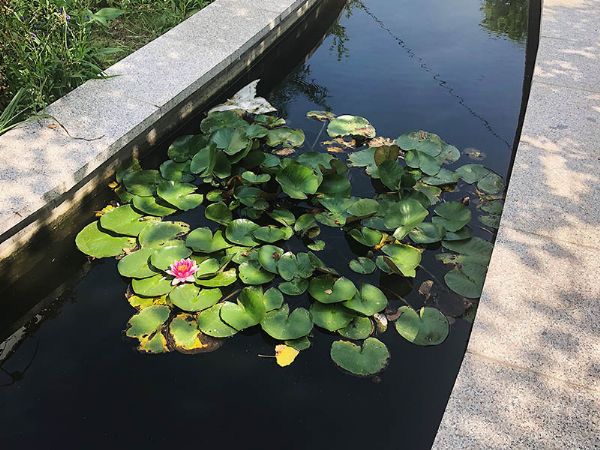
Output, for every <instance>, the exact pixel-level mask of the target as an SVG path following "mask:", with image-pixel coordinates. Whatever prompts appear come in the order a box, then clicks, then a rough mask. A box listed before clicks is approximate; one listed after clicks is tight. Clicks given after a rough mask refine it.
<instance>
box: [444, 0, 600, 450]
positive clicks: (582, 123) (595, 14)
mask: <svg viewBox="0 0 600 450" xmlns="http://www.w3.org/2000/svg"><path fill="white" fill-rule="evenodd" d="M599 24H600V2H598V1H597V0H546V2H545V3H544V6H543V10H542V30H541V37H540V42H539V50H538V54H537V60H536V65H535V72H534V76H533V83H532V87H531V92H530V96H529V102H528V106H527V113H526V115H525V121H524V125H523V129H522V133H521V141H520V143H519V147H518V150H517V153H516V158H515V162H514V166H513V172H512V176H511V179H510V184H509V188H508V193H507V198H506V203H505V207H504V213H503V216H502V222H501V225H500V230H499V233H498V237H497V240H496V245H495V247H494V253H493V256H492V260H491V263H490V267H489V271H488V274H487V278H486V282H485V287H484V290H483V294H482V297H481V302H480V306H479V309H478V311H477V317H476V319H475V324H474V326H473V331H472V334H471V338H470V340H469V345H468V348H467V353H466V355H465V359H464V361H463V364H462V367H461V370H460V373H459V375H458V378H457V380H456V384H455V386H454V389H453V391H452V395H451V397H450V400H449V402H448V405H447V408H446V412H445V414H444V417H443V420H442V423H441V425H440V428H439V430H438V434H437V436H436V440H435V443H434V446H433V447H434V448H435V449H456V448H469V449H471V448H486V449H487V448H493V449H496V448H497V449H504V448H535V449H538V448H544V449H546V448H547V449H563V448H569V449H592V448H598V447H600V438H599V435H598V430H600V343H599V341H598V336H600V303H599V301H598V300H599V299H600V283H599V282H598V275H597V273H598V267H599V266H598V257H597V255H598V250H600V244H599V242H600V210H599V209H598V205H600V129H599V128H598V125H597V124H598V123H600V87H599V83H598V81H599V77H598V74H599V73H600V45H599V43H600V26H599Z"/></svg>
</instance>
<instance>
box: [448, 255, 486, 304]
mask: <svg viewBox="0 0 600 450" xmlns="http://www.w3.org/2000/svg"><path fill="white" fill-rule="evenodd" d="M486 273H487V267H486V266H484V265H481V264H475V263H469V264H462V265H461V266H460V267H456V268H455V269H452V270H451V271H450V272H448V273H447V274H446V275H445V276H444V281H446V284H447V285H448V287H449V288H450V289H452V290H453V291H454V292H456V293H457V294H458V295H462V296H463V297H467V298H479V297H481V291H482V290H483V283H484V281H485V275H486Z"/></svg>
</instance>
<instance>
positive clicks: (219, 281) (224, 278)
mask: <svg viewBox="0 0 600 450" xmlns="http://www.w3.org/2000/svg"><path fill="white" fill-rule="evenodd" d="M236 281H237V273H236V270H235V269H233V268H232V269H229V270H225V271H224V272H218V273H217V274H216V275H215V276H214V277H212V278H208V279H196V284H197V285H198V286H204V287H209V288H214V287H224V286H229V285H230V284H233V283H235V282H236Z"/></svg>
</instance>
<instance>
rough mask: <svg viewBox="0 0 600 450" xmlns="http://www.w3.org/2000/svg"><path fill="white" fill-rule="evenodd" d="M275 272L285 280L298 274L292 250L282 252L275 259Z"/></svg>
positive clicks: (296, 262)
mask: <svg viewBox="0 0 600 450" xmlns="http://www.w3.org/2000/svg"><path fill="white" fill-rule="evenodd" d="M277 272H278V273H279V275H280V276H281V278H283V279H284V280H285V281H292V280H293V279H294V278H295V277H296V276H297V275H298V261H297V259H296V255H294V254H293V253H292V252H286V253H284V254H282V255H281V256H280V257H279V260H278V261H277ZM302 278H304V277H302Z"/></svg>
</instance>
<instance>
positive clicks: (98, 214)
mask: <svg viewBox="0 0 600 450" xmlns="http://www.w3.org/2000/svg"><path fill="white" fill-rule="evenodd" d="M113 209H115V207H114V206H113V205H106V206H105V207H104V208H102V209H101V210H100V211H94V215H95V216H96V217H102V216H103V215H104V214H106V213H107V212H110V211H112V210H113Z"/></svg>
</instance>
